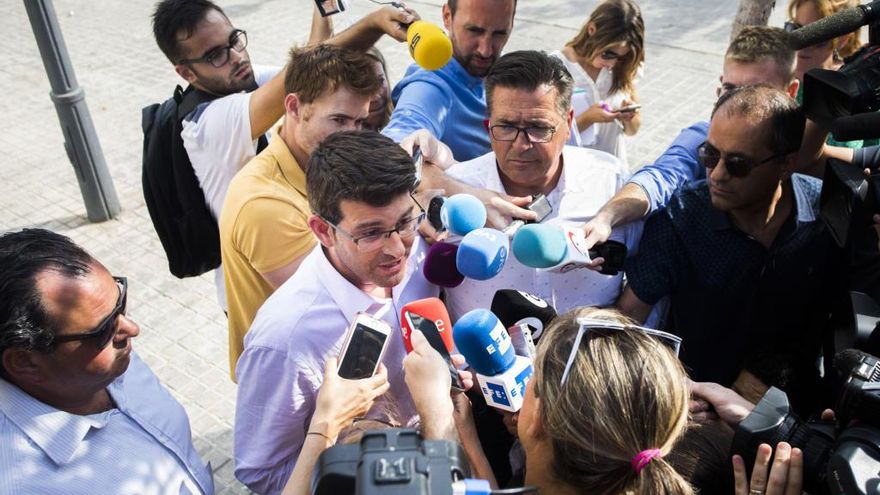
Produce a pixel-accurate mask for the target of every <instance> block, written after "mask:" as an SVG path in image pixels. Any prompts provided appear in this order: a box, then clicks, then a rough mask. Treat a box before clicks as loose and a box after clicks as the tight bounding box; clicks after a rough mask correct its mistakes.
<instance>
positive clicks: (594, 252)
mask: <svg viewBox="0 0 880 495" xmlns="http://www.w3.org/2000/svg"><path fill="white" fill-rule="evenodd" d="M590 258H605V262H604V263H602V267H601V269H600V270H599V273H601V274H603V275H617V273H618V272H620V271H621V270H623V264H624V263H625V262H626V244H624V243H622V242H618V241H605V242H603V243H602V244H596V245H595V246H593V248H592V249H590Z"/></svg>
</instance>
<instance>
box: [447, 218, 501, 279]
mask: <svg viewBox="0 0 880 495" xmlns="http://www.w3.org/2000/svg"><path fill="white" fill-rule="evenodd" d="M509 250H510V241H508V240H507V236H506V235H505V234H504V233H503V232H501V231H498V230H495V229H477V230H474V231H472V232H470V233H468V234H467V235H466V236H464V237H463V238H462V239H461V244H459V245H458V253H457V254H456V256H455V266H456V267H457V268H458V271H459V272H460V273H461V274H462V275H464V276H465V277H467V278H471V279H474V280H489V279H490V278H492V277H494V276H495V275H498V273H499V272H501V269H502V268H504V262H505V261H507V252H508V251H509Z"/></svg>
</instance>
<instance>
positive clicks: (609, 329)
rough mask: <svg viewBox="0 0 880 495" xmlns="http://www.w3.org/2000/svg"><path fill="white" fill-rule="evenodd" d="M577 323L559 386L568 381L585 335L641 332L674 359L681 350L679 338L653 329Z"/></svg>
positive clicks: (588, 321)
mask: <svg viewBox="0 0 880 495" xmlns="http://www.w3.org/2000/svg"><path fill="white" fill-rule="evenodd" d="M577 322H578V325H580V328H578V334H577V337H575V338H574V343H573V344H572V345H571V353H569V355H568V361H567V362H566V363H565V370H564V371H563V372H562V380H561V381H560V386H561V385H565V380H566V379H568V372H569V371H571V365H572V364H574V358H575V357H577V351H578V348H579V347H580V345H581V340H582V339H583V337H584V335H585V334H587V333H590V334H595V335H609V334H611V333H616V332H627V331H634V332H642V333H644V334H647V335H648V336H649V337H652V338H654V339H656V340H657V341H658V342H660V343H661V344H663V345H666V346H668V347H669V349H670V350H672V352H673V353H675V356H676V357H678V351H679V350H680V349H681V337H679V336H678V335H673V334H671V333H669V332H664V331H662V330H655V329H653V328H645V327H640V326H636V325H625V324H623V323H619V322H616V321H609V320H599V319H595V318H578V319H577Z"/></svg>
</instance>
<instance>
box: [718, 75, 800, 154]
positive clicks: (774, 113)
mask: <svg viewBox="0 0 880 495" xmlns="http://www.w3.org/2000/svg"><path fill="white" fill-rule="evenodd" d="M718 112H724V114H725V115H726V116H728V117H730V116H738V117H742V118H744V119H746V120H747V121H748V125H750V126H760V125H766V129H764V132H763V133H762V134H763V136H764V139H765V140H766V141H765V143H764V144H765V146H766V147H767V149H769V150H770V151H771V152H772V153H774V154H778V155H782V154H786V155H787V154H790V153H794V152H795V151H798V150H799V149H800V148H801V142H802V141H803V138H804V126H805V125H806V117H805V116H804V112H803V111H802V110H801V108H800V107H799V106H798V104H797V102H796V101H794V99H792V98H791V97H790V96H789V95H788V93H786V92H784V91H782V90H780V89H779V88H774V87H773V86H770V85H769V84H756V85H754V86H740V87H738V88H735V89H731V90H730V91H725V92H724V94H722V95H721V96H720V97H719V98H718V101H717V102H715V108H714V109H713V110H712V118H713V119H714V118H715V115H716V114H717V113H718Z"/></svg>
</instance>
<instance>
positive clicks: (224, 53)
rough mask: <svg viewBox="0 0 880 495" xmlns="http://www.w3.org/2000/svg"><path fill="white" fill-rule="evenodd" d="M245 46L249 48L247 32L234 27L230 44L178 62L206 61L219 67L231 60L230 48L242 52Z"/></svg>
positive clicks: (193, 62)
mask: <svg viewBox="0 0 880 495" xmlns="http://www.w3.org/2000/svg"><path fill="white" fill-rule="evenodd" d="M245 48H247V33H246V32H245V31H244V30H243V29H233V30H232V32H231V33H229V44H228V45H226V46H219V47H217V48H215V49H213V50H211V51H209V52H208V53H206V54H205V55H203V56H201V57H199V58H188V59H183V60H181V61H179V62H177V63H179V64H196V63H199V62H204V63H207V64H211V65H213V66H214V67H218V68H219V67H223V66H224V65H226V64H227V63H228V62H229V50H235V51H236V52H238V53H241V52H242V51H243V50H244V49H245Z"/></svg>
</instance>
